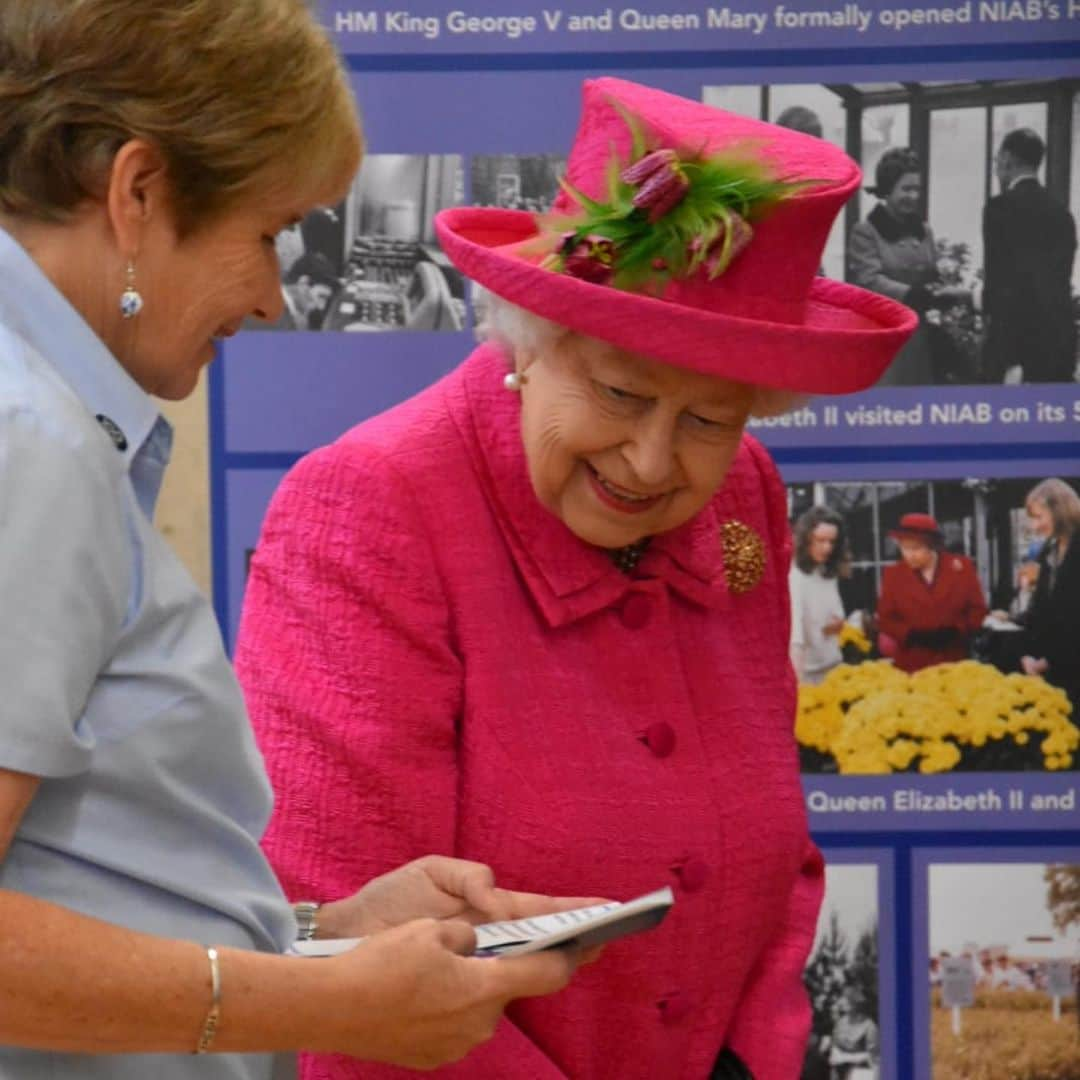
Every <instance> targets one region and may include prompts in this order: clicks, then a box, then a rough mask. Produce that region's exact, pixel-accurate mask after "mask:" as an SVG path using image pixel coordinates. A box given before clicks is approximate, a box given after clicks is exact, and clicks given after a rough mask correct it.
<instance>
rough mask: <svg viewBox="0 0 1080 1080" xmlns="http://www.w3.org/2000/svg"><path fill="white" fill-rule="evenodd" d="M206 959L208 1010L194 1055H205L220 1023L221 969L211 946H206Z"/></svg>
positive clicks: (215, 951)
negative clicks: (208, 989) (208, 969)
mask: <svg viewBox="0 0 1080 1080" xmlns="http://www.w3.org/2000/svg"><path fill="white" fill-rule="evenodd" d="M206 958H207V959H208V960H209V961H210V1009H209V1011H208V1012H207V1014H206V1019H205V1020H204V1021H203V1026H202V1034H201V1035H200V1036H199V1041H198V1043H197V1044H196V1046H195V1053H196V1054H205V1053H206V1052H207V1050H209V1049H210V1047H211V1045H212V1044H213V1042H214V1036H215V1035H216V1034H217V1029H218V1024H219V1023H221V968H220V966H219V965H218V951H217V949H215V948H214V947H213V945H207V947H206Z"/></svg>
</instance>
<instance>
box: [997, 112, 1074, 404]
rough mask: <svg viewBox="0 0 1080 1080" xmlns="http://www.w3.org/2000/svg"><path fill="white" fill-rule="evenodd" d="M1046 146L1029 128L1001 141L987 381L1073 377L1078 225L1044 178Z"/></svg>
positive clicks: (1035, 380) (998, 164) (1058, 379)
mask: <svg viewBox="0 0 1080 1080" xmlns="http://www.w3.org/2000/svg"><path fill="white" fill-rule="evenodd" d="M1044 152H1045V145H1044V143H1043V140H1042V139H1041V138H1040V137H1039V136H1038V135H1037V134H1036V133H1035V132H1034V131H1032V130H1031V128H1016V129H1015V130H1013V131H1010V132H1009V133H1008V134H1007V135H1006V136H1005V137H1004V138H1003V139H1002V140H1001V146H1000V147H999V149H998V152H997V157H996V158H995V161H994V170H995V172H996V174H997V178H998V182H999V183H1000V185H1001V194H1000V195H996V196H994V198H992V199H991V200H990V201H989V202H988V203H987V204H986V207H985V208H984V210H983V250H984V252H985V258H986V264H985V281H984V286H983V314H984V316H985V318H986V322H987V332H986V339H985V344H984V347H983V370H984V374H985V378H986V380H987V381H988V382H997V383H1000V382H1009V383H1016V382H1072V381H1073V379H1074V378H1075V368H1076V327H1075V325H1074V323H1073V314H1072V297H1071V288H1070V279H1071V275H1072V264H1073V256H1074V255H1075V253H1076V225H1075V223H1074V221H1073V218H1072V215H1071V214H1070V213H1069V211H1068V210H1067V209H1066V208H1065V207H1064V206H1063V205H1061V203H1059V202H1058V201H1057V200H1056V199H1054V198H1053V197H1052V196H1051V195H1050V194H1049V193H1048V192H1047V190H1046V188H1044V187H1043V186H1042V184H1040V183H1039V180H1038V175H1037V174H1038V170H1039V165H1040V164H1041V163H1042V159H1043V154H1044Z"/></svg>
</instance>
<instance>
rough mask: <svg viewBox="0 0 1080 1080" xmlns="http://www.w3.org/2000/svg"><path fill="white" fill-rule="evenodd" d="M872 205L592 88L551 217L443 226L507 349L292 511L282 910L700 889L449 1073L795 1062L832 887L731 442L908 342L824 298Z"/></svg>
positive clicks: (768, 500)
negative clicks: (467, 882) (405, 877)
mask: <svg viewBox="0 0 1080 1080" xmlns="http://www.w3.org/2000/svg"><path fill="white" fill-rule="evenodd" d="M857 182H858V171H857V168H856V167H855V165H854V164H853V163H852V162H851V161H850V160H849V159H848V158H847V157H845V156H844V155H843V154H842V153H841V152H839V151H837V150H836V149H835V148H834V147H832V146H830V145H829V144H827V143H824V142H822V141H820V140H816V139H813V138H811V137H809V136H806V135H802V134H798V133H794V132H791V131H785V130H783V129H780V128H777V127H773V126H771V125H767V124H762V123H760V122H758V121H752V120H747V119H744V118H741V117H736V116H732V115H729V114H727V113H725V112H722V111H720V110H716V109H711V108H708V107H706V106H704V105H701V104H698V103H695V102H690V101H686V100H683V99H681V98H677V97H674V96H672V95H670V94H666V93H662V92H660V91H656V90H651V89H647V88H644V87H640V86H636V85H634V84H632V83H627V82H623V81H621V80H617V79H599V80H596V81H594V82H590V83H587V84H586V88H585V96H584V115H583V118H582V123H581V127H580V129H579V133H578V137H577V140H576V142H575V145H574V148H573V153H572V154H571V156H570V159H569V163H568V176H567V184H566V187H565V188H564V192H563V194H562V195H561V196H560V199H559V201H558V202H557V204H556V207H555V212H554V213H553V214H552V215H548V216H545V217H543V218H540V219H537V218H535V217H534V216H533V215H531V214H528V213H525V212H522V211H513V210H500V209H478V208H458V209H454V210H448V211H444V212H443V213H442V214H441V215H440V217H439V218H438V219H437V227H438V230H439V233H440V238H441V240H442V243H443V246H444V248H445V250H446V252H447V254H448V255H449V257H450V258H451V259H452V260H453V261H454V262H455V263H456V264H457V265H458V266H459V267H460V268H461V269H462V270H463V271H464V272H465V273H466V274H467V275H468V276H470V277H472V278H473V279H474V280H475V281H477V282H479V283H480V284H481V285H483V286H485V288H486V289H488V290H489V291H490V292H491V293H492V294H494V297H493V301H494V306H493V307H492V308H491V310H490V311H489V313H488V320H487V322H488V326H489V330H490V340H489V341H488V342H487V343H485V344H483V345H482V346H481V347H480V348H479V349H477V351H476V352H475V353H474V354H473V355H472V356H471V357H470V358H469V359H468V360H467V361H466V362H465V363H464V364H463V365H462V366H461V367H460V368H458V369H457V370H456V371H454V372H453V373H451V374H450V375H449V376H447V377H446V378H445V379H443V380H442V381H441V382H439V383H437V384H436V385H434V386H432V387H430V388H429V389H427V390H426V391H424V392H422V393H421V394H420V395H418V396H417V397H415V398H413V399H412V400H411V401H408V402H406V403H404V404H402V405H400V406H398V407H396V408H394V409H392V410H391V411H390V412H388V413H386V414H384V415H382V416H380V417H377V418H374V419H372V420H370V421H368V422H365V423H363V424H361V425H359V426H358V427H356V428H355V429H353V430H352V431H350V432H348V433H347V434H346V435H344V436H343V437H342V438H341V439H340V440H339V441H338V442H336V443H334V444H333V445H332V446H329V447H326V448H324V449H321V450H318V451H316V452H315V453H313V454H311V455H309V456H308V457H307V458H305V459H304V460H303V461H302V462H301V463H299V464H298V465H297V466H296V467H295V468H294V470H293V471H292V472H291V473H290V475H289V476H288V477H287V478H286V479H285V481H284V482H283V484H282V486H281V488H280V489H279V491H278V492H277V494H276V496H275V498H274V501H273V504H272V506H271V508H270V510H269V512H268V515H267V518H266V521H265V525H264V529H263V535H262V538H261V543H260V546H259V549H258V551H257V553H256V555H255V557H254V560H253V562H252V571H251V577H250V579H249V583H248V592H247V596H246V601H245V612H244V618H243V621H242V627H241V634H240V642H239V646H238V653H237V660H238V664H239V665H240V670H241V673H242V680H243V681H244V683H245V690H246V692H247V696H248V702H249V707H250V708H251V710H252V716H253V720H254V722H255V724H256V730H257V734H258V736H259V738H260V740H261V745H262V748H263V751H264V754H265V755H266V757H267V762H268V766H269V768H270V770H271V775H272V782H273V783H274V784H275V786H276V789H277V792H278V800H277V803H276V814H275V817H274V819H273V821H272V824H271V827H270V829H269V831H268V834H267V837H266V848H267V850H268V852H269V853H270V856H271V859H272V861H273V862H274V863H275V865H276V866H277V868H278V870H279V872H280V873H281V874H282V875H283V880H284V881H285V884H286V888H287V889H288V891H289V892H290V893H291V894H292V896H293V897H294V898H295V899H297V900H306V901H311V902H320V901H333V900H336V899H337V898H338V897H339V896H343V895H347V894H348V893H349V892H350V890H351V889H352V888H353V885H352V883H353V882H355V881H361V880H363V879H365V878H366V877H368V876H370V875H371V874H373V873H376V872H378V870H379V869H380V868H382V867H384V866H386V865H390V864H392V863H394V862H397V861H400V860H401V859H402V858H407V857H408V856H409V853H411V852H413V851H421V850H435V851H440V852H444V853H447V854H455V855H459V856H462V857H468V858H481V857H482V858H483V859H485V860H487V861H488V862H490V863H491V864H492V865H493V866H494V867H496V868H497V869H498V872H499V874H500V875H501V876H502V877H503V878H504V879H505V880H507V881H509V882H515V881H517V882H521V881H526V880H528V881H535V882H537V883H543V884H544V886H545V887H547V888H549V889H561V888H565V887H567V886H572V889H573V891H574V892H576V893H578V894H580V892H581V891H582V890H584V891H585V892H586V893H597V894H601V895H613V896H616V897H630V896H632V895H635V894H638V893H641V892H644V891H646V890H649V889H654V888H657V887H658V886H661V885H665V884H669V885H671V886H672V888H673V889H674V890H675V892H676V896H677V899H676V904H675V906H674V908H673V909H672V912H671V914H670V915H669V916H668V917H667V919H666V920H665V923H664V925H663V927H661V928H660V929H659V930H657V931H655V932H654V933H652V934H650V935H648V936H647V937H644V938H640V939H635V940H633V941H632V942H624V943H622V944H619V945H614V946H612V947H611V948H610V949H609V952H608V954H607V955H606V956H605V957H604V962H603V964H601V965H596V966H595V967H594V968H593V969H591V971H590V972H588V973H585V974H583V975H582V976H581V977H580V979H579V980H578V982H577V983H576V986H575V988H571V990H570V991H568V992H567V993H566V994H564V995H561V996H560V998H559V1000H557V1001H556V1000H552V1001H551V1002H549V1003H547V1004H546V1005H543V1004H541V1005H539V1007H537V1005H536V1004H535V1003H534V1004H527V1005H525V1006H524V1007H512V1009H511V1016H512V1022H507V1023H505V1024H504V1025H503V1027H502V1029H501V1030H500V1031H499V1032H498V1033H497V1035H496V1037H495V1039H494V1040H493V1041H492V1042H491V1043H489V1044H487V1046H486V1047H484V1048H481V1049H480V1051H478V1053H477V1054H475V1055H474V1056H473V1057H471V1058H470V1059H469V1062H468V1064H467V1066H466V1067H464V1068H462V1069H460V1070H457V1071H456V1072H455V1071H452V1073H451V1074H448V1075H456V1076H460V1077H468V1078H470V1080H478V1078H491V1080H495V1078H498V1080H555V1078H564V1077H573V1078H574V1080H600V1078H611V1080H616V1078H618V1080H630V1078H634V1077H660V1076H665V1077H667V1076H670V1077H680V1078H683V1080H695V1078H699V1080H700V1078H705V1077H709V1076H716V1077H720V1076H746V1075H753V1076H754V1077H757V1078H758V1080H786V1078H789V1077H792V1076H795V1075H796V1074H797V1073H798V1068H799V1063H800V1061H801V1059H802V1055H803V1051H804V1047H805V1044H806V1036H807V1032H808V1026H809V1008H808V1004H807V1002H806V1000H805V995H804V992H803V990H802V982H801V979H802V967H803V962H804V959H805V956H806V953H807V951H808V949H809V947H810V945H811V943H812V938H813V934H814V929H815V919H816V914H817V909H818V904H819V900H820V892H821V886H822V865H821V859H820V856H819V855H818V853H817V852H816V850H815V849H814V847H813V845H812V844H811V842H810V840H809V838H808V835H807V826H806V818H805V813H804V808H803V798H802V793H801V789H800V782H799V775H798V765H797V754H796V747H795V743H794V740H793V736H792V728H793V709H794V680H793V679H792V677H791V667H790V664H789V663H788V624H789V616H790V612H789V607H788V597H787V589H786V581H787V574H788V566H789V564H790V543H789V539H788V530H787V520H786V518H787V515H786V502H785V493H784V489H783V486H782V485H781V483H780V481H779V478H778V477H777V474H776V470H775V468H774V467H773V465H772V463H771V462H770V460H769V458H768V456H767V455H766V454H765V452H764V451H763V450H762V449H761V447H760V446H759V445H758V444H757V443H756V442H754V441H753V440H752V439H749V438H746V437H744V435H743V425H744V423H745V421H746V419H747V417H748V416H750V415H751V414H752V413H760V412H767V411H772V410H775V409H777V408H780V407H782V406H783V405H784V403H785V402H786V401H787V400H788V398H789V397H790V392H791V391H797V392H802V393H812V392H814V391H818V390H822V391H829V390H832V391H847V390H853V389H856V388H857V387H860V386H865V385H867V384H869V383H871V382H873V381H874V379H875V378H876V377H877V376H878V374H879V373H880V371H881V369H882V368H883V367H884V366H885V364H886V363H887V362H888V360H889V358H890V357H891V355H892V354H893V352H894V351H895V349H896V348H897V347H898V346H899V344H900V343H901V342H902V340H903V339H904V338H905V337H906V335H907V334H908V333H910V331H911V328H912V323H913V318H912V316H911V315H910V313H909V312H908V311H907V309H905V308H903V307H900V306H899V305H896V304H894V303H892V302H891V301H888V300H883V299H882V298H881V297H877V296H873V295H872V294H868V293H864V292H863V291H862V290H858V289H854V288H852V287H851V286H848V285H845V284H842V283H838V282H831V281H826V280H824V279H821V278H818V277H816V274H815V271H816V269H817V266H818V263H819V259H820V254H821V249H822V246H823V245H824V242H825V238H826V236H827V234H828V230H829V226H830V224H831V222H832V220H833V218H834V217H835V215H836V213H837V211H838V210H839V208H840V207H841V205H842V204H843V202H844V201H845V200H846V199H847V197H848V195H849V194H850V193H851V191H852V190H853V188H854V186H855V185H856V183H857ZM600 967H603V968H605V969H606V970H605V971H603V972H600V971H599V970H598V968H600ZM740 1062H741V1064H740ZM306 1068H307V1072H306V1075H307V1076H308V1077H311V1078H313V1077H355V1076H363V1077H374V1076H382V1075H385V1074H384V1073H383V1072H382V1071H381V1070H378V1069H370V1068H365V1067H362V1066H351V1065H348V1064H346V1063H342V1062H334V1061H326V1060H312V1061H309V1062H308V1064H307V1066H306Z"/></svg>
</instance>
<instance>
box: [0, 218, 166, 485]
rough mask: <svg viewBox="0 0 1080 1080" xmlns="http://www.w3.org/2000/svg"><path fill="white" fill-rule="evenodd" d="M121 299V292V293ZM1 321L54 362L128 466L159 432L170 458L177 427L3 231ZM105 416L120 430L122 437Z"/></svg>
mask: <svg viewBox="0 0 1080 1080" xmlns="http://www.w3.org/2000/svg"><path fill="white" fill-rule="evenodd" d="M117 300H118V301H119V293H118V294H117ZM0 319H2V320H3V322H4V323H5V324H6V325H7V326H8V327H10V328H11V329H12V330H13V331H14V332H15V333H16V334H18V335H19V337H21V338H22V339H23V340H24V341H26V343H27V344H28V345H29V346H30V347H31V348H32V349H34V351H35V352H37V353H38V354H39V355H40V356H41V357H42V358H44V359H45V361H46V362H47V363H49V364H51V365H52V366H53V367H54V368H55V369H56V370H57V371H58V372H59V374H60V375H61V376H62V377H63V379H64V380H65V382H67V383H68V385H69V386H70V387H71V388H72V390H74V391H75V393H76V395H77V396H78V397H79V399H80V401H82V403H83V404H84V405H85V406H86V408H87V411H88V412H90V414H91V415H92V416H94V417H95V418H96V419H98V422H99V423H101V424H102V428H103V434H107V437H111V438H112V439H113V444H114V445H115V446H116V448H117V450H118V451H119V452H120V453H122V454H123V456H124V461H125V464H126V465H127V467H128V468H130V467H131V463H132V461H133V459H134V458H135V455H136V454H137V453H138V452H139V450H140V449H141V448H142V446H143V444H144V443H146V441H147V440H148V439H149V438H150V436H151V433H153V434H154V440H153V441H154V446H155V456H159V455H160V454H162V453H164V456H165V458H166V459H167V457H168V451H169V447H170V446H171V442H172V429H171V427H170V426H169V424H168V421H166V420H165V419H164V417H162V416H161V415H160V413H159V412H158V409H157V407H156V406H155V404H154V402H153V400H152V399H151V397H150V395H149V394H147V393H146V391H145V390H143V389H142V387H140V386H139V384H138V383H136V382H135V380H134V379H133V378H132V377H131V376H130V375H129V374H128V373H127V372H126V371H125V370H124V368H123V367H122V366H121V365H120V362H119V361H118V360H117V359H116V357H115V356H113V354H112V353H111V352H110V351H109V350H108V349H107V348H106V347H105V344H104V343H103V342H102V340H101V339H100V338H99V337H98V336H97V334H95V333H94V331H93V330H91V329H90V327H89V325H88V324H87V323H86V321H85V320H84V319H83V318H82V316H81V315H80V314H79V313H78V312H77V311H76V310H75V308H74V307H72V305H71V304H70V303H69V302H68V300H67V299H66V298H65V297H64V296H63V295H62V294H61V293H60V291H59V290H58V289H57V288H56V287H55V286H54V285H53V283H52V282H51V281H50V280H49V279H48V278H47V277H46V276H45V273H44V272H43V271H42V269H41V267H39V266H38V264H37V263H36V262H35V261H34V260H33V259H32V258H31V257H30V255H29V254H28V253H27V252H26V251H25V250H24V249H23V248H22V247H21V246H20V245H19V244H18V243H17V242H16V240H15V239H14V238H13V237H12V236H11V235H10V234H9V233H7V232H5V231H4V230H3V229H0ZM102 417H105V418H106V419H107V420H108V421H109V422H111V424H112V425H115V427H116V428H117V429H118V430H119V432H120V435H121V436H122V443H123V445H122V444H121V440H120V439H117V437H116V436H115V434H114V433H113V432H112V431H111V429H110V426H109V424H107V423H105V421H103V420H102V419H101V418H102Z"/></svg>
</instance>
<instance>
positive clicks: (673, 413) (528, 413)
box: [518, 335, 752, 548]
mask: <svg viewBox="0 0 1080 1080" xmlns="http://www.w3.org/2000/svg"><path fill="white" fill-rule="evenodd" d="M518 367H519V370H523V371H525V373H526V375H527V381H526V383H525V385H524V386H523V388H522V438H523V440H524V445H525V455H526V458H527V459H528V464H529V474H530V477H531V480H532V485H533V488H534V490H535V491H536V494H537V497H538V498H539V499H540V501H541V502H542V503H543V504H544V506H546V507H547V508H548V509H549V510H551V511H552V513H554V514H556V515H557V516H558V517H559V518H560V519H561V520H562V521H563V522H564V524H565V525H566V526H567V528H569V529H570V531H571V532H573V533H574V534H575V535H576V536H578V537H579V538H580V539H582V540H584V541H586V542H587V543H590V544H596V545H598V546H599V547H605V548H618V547H623V546H625V545H627V544H631V543H633V542H634V541H636V540H640V539H641V538H642V537H645V536H652V535H654V534H656V533H662V532H667V531H669V530H671V529H674V528H677V527H678V526H679V525H682V524H683V523H684V522H686V521H688V520H689V519H690V518H692V517H693V516H694V515H695V514H696V513H697V512H698V511H699V510H701V509H702V508H703V507H704V506H705V504H706V503H707V502H708V501H709V500H710V499H711V498H712V497H713V495H714V494H715V493H716V491H717V489H718V488H719V486H720V484H721V483H722V481H723V479H724V476H725V474H726V473H727V470H728V466H729V465H730V464H731V461H732V459H733V458H734V456H735V453H736V451H737V450H738V447H739V440H740V438H741V436H742V430H743V424H744V423H745V422H746V418H747V415H748V414H749V410H750V404H751V399H752V391H751V389H750V388H749V387H748V386H745V385H743V384H740V383H733V382H729V381H728V380H726V379H720V378H715V377H712V376H708V375H699V374H696V373H694V372H689V371H683V370H680V369H679V368H675V367H671V366H670V365H667V364H662V363H659V362H657V361H655V360H649V359H647V358H645V357H642V356H637V355H633V354H630V353H626V352H623V351H621V350H619V349H616V348H614V347H612V346H608V345H605V344H603V343H601V342H596V341H592V340H588V339H583V338H580V337H577V336H575V335H568V336H567V337H565V338H563V339H561V341H560V342H559V343H558V344H556V345H554V346H551V347H548V348H546V349H545V351H544V352H543V353H536V354H533V353H526V354H524V355H519V357H518Z"/></svg>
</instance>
